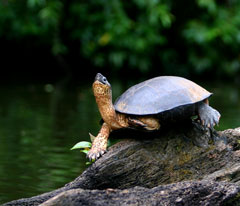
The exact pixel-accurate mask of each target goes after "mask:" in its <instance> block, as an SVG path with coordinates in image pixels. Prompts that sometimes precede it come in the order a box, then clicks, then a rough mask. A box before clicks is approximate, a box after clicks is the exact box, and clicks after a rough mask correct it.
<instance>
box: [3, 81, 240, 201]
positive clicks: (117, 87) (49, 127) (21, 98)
mask: <svg viewBox="0 0 240 206" xmlns="http://www.w3.org/2000/svg"><path fill="white" fill-rule="evenodd" d="M201 85H203V86H204V87H205V88H207V89H208V90H209V91H212V92H214V94H215V95H214V96H213V97H212V98H211V99H210V103H211V105H212V106H213V107H214V108H216V109H218V110H219V111H220V112H221V114H222V119H221V121H220V125H219V128H218V129H219V130H221V129H226V128H233V127H237V126H240V97H239V92H238V91H239V88H237V87H235V86H231V85H227V84H225V85H222V84H217V83H216V84H214V85H213V84H211V86H210V85H208V84H204V83H203V84H201ZM112 87H113V97H114V99H115V98H116V97H117V96H119V95H120V94H121V93H122V91H123V90H125V89H126V85H125V86H123V85H121V84H120V83H119V82H113V83H112ZM0 96H1V97H2V98H1V102H0V142H1V144H0V194H1V195H0V203H3V202H6V201H10V200H13V199H18V198H22V197H30V196H33V195H37V194H40V193H43V192H47V191H50V190H53V189H56V188H58V187H61V186H63V185H64V184H65V183H67V182H69V181H71V180H73V179H74V178H75V177H77V176H78V175H79V174H81V172H82V171H83V170H84V169H85V168H86V166H85V156H84V155H83V154H82V153H79V151H70V150H69V149H70V148H71V147H72V146H73V145H74V144H75V143H77V142H78V141H80V140H89V137H88V132H91V133H93V134H97V132H98V130H99V128H100V126H99V120H100V116H99V114H98V110H97V107H96V104H95V99H94V97H93V95H92V91H91V85H85V86H80V87H79V88H74V89H73V88H65V87H63V86H61V85H60V86H59V85H58V86H53V85H48V86H47V88H46V85H39V86H36V85H35V86H33V85H30V86H21V87H19V86H11V87H10V86H8V87H2V88H1V89H0Z"/></svg>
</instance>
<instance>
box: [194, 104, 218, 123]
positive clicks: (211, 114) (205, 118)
mask: <svg viewBox="0 0 240 206" xmlns="http://www.w3.org/2000/svg"><path fill="white" fill-rule="evenodd" d="M198 113H199V118H200V120H201V124H202V125H203V126H204V127H208V128H213V127H214V126H215V125H216V124H218V122H219V119H220V117H221V115H220V113H219V112H218V111H217V110H215V109H213V108H212V107H210V106H209V105H207V104H205V103H202V104H201V105H199V110H198Z"/></svg>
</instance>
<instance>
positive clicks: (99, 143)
mask: <svg viewBox="0 0 240 206" xmlns="http://www.w3.org/2000/svg"><path fill="white" fill-rule="evenodd" d="M92 88H93V93H94V96H95V99H96V103H97V105H98V109H99V112H100V114H101V117H102V120H103V123H102V127H101V129H100V131H99V133H98V135H97V136H96V137H95V138H94V141H93V143H92V147H91V149H90V150H89V152H88V154H87V157H88V158H89V159H90V160H96V159H98V158H100V157H101V156H102V155H103V154H104V153H106V151H107V140H108V137H109V134H110V133H111V132H112V131H113V130H117V129H121V128H135V129H143V130H147V131H153V130H159V129H160V128H161V126H162V125H164V123H165V122H172V121H180V120H183V119H187V118H189V119H190V118H191V117H192V116H198V119H199V121H200V123H201V124H202V125H203V126H204V127H205V128H213V127H214V126H215V125H217V124H218V123H219V119H220V117H221V115H220V113H219V112H218V111H217V110H215V109H214V108H212V107H211V106H209V101H208V98H209V97H210V96H211V95H212V93H210V92H208V91H207V90H206V89H204V88H202V87H201V86H199V85H198V84H196V83H194V82H192V81H191V80H188V79H186V78H183V77H178V76H159V77H155V78H152V79H149V80H146V81H143V82H141V83H138V84H136V85H134V86H132V87H130V88H129V89H128V90H126V91H125V92H124V93H123V94H122V95H121V96H120V97H118V98H117V100H116V101H115V103H114V104H113V102H112V89H111V85H110V83H109V82H108V80H107V78H106V77H105V76H103V75H102V74H100V73H97V75H96V76H95V80H94V82H93V85H92ZM93 137H94V136H93Z"/></svg>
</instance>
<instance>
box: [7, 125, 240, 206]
mask: <svg viewBox="0 0 240 206" xmlns="http://www.w3.org/2000/svg"><path fill="white" fill-rule="evenodd" d="M122 136H124V137H126V138H127V139H124V140H122V141H120V142H119V143H117V144H115V145H113V146H112V147H110V148H109V151H108V152H107V153H106V154H105V155H104V156H103V157H101V158H100V159H99V160H97V161H96V162H95V163H94V164H92V165H91V166H90V167H89V168H88V169H87V170H86V171H84V172H83V173H82V174H81V175H80V176H79V177H78V178H76V179H75V180H74V181H72V182H70V183H68V184H66V185H65V186H64V187H62V188H60V189H57V190H55V191H52V192H49V193H45V194H42V195H39V196H36V197H32V198H26V199H20V200H16V201H12V202H9V203H6V205H38V204H40V203H43V202H45V201H47V200H49V199H51V198H52V197H54V199H53V200H49V201H48V202H46V203H45V204H44V205H64V201H70V202H71V204H72V205H77V203H79V202H82V201H83V200H84V202H85V203H86V204H83V205H90V204H91V205H100V204H98V203H97V202H102V203H104V205H118V202H117V200H118V199H119V200H120V199H122V198H124V197H125V196H126V194H125V193H124V191H125V192H126V193H127V194H128V196H127V197H126V198H127V199H128V200H129V201H125V203H124V205H134V204H135V203H139V204H140V203H141V202H139V201H140V199H141V197H142V198H143V199H146V201H147V202H144V204H145V203H146V204H147V205H156V204H157V202H156V201H157V198H160V199H159V200H161V201H162V202H163V203H164V204H165V203H166V204H167V203H169V204H170V205H194V204H200V205H207V204H209V205H213V203H214V204H215V205H221V204H223V203H224V204H227V203H228V202H229V201H232V202H231V204H235V205H237V202H238V198H239V194H240V193H239V191H240V144H239V141H240V129H229V130H225V131H223V132H216V131H210V130H205V129H203V128H202V127H201V126H200V125H198V124H197V123H193V124H187V125H179V126H176V127H174V129H173V128H171V129H166V130H164V131H160V132H155V133H143V132H137V131H129V130H127V131H119V132H116V133H113V134H112V138H114V137H118V138H119V137H122ZM223 181H224V182H223ZM136 186H137V187H136ZM196 187H197V188H198V189H196ZM109 188H111V189H109ZM187 191H188V192H187ZM60 193H61V194H60ZM185 193H186V194H188V195H186V194H185ZM59 194H60V195H59ZM111 194H112V196H111ZM113 194H114V195H113ZM151 194H152V197H151V198H149V196H151ZM161 194H162V195H161ZM163 194H167V195H163ZM88 195H89V196H88ZM154 197H155V198H156V199H154ZM81 198H82V199H81ZM174 198H175V199H174ZM115 200H116V201H115ZM114 201H115V202H114ZM148 201H150V202H148ZM214 201H215V202H214ZM239 201H240V200H239ZM82 203H83V202H82ZM205 203H206V204H205ZM164 204H163V205H164ZM166 204H165V205H166Z"/></svg>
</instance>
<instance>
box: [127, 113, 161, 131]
mask: <svg viewBox="0 0 240 206" xmlns="http://www.w3.org/2000/svg"><path fill="white" fill-rule="evenodd" d="M128 124H129V125H130V126H133V127H135V128H143V129H146V130H158V129H159V128H160V124H159V121H158V119H156V118H154V117H151V116H144V117H137V118H131V117H129V118H128Z"/></svg>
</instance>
